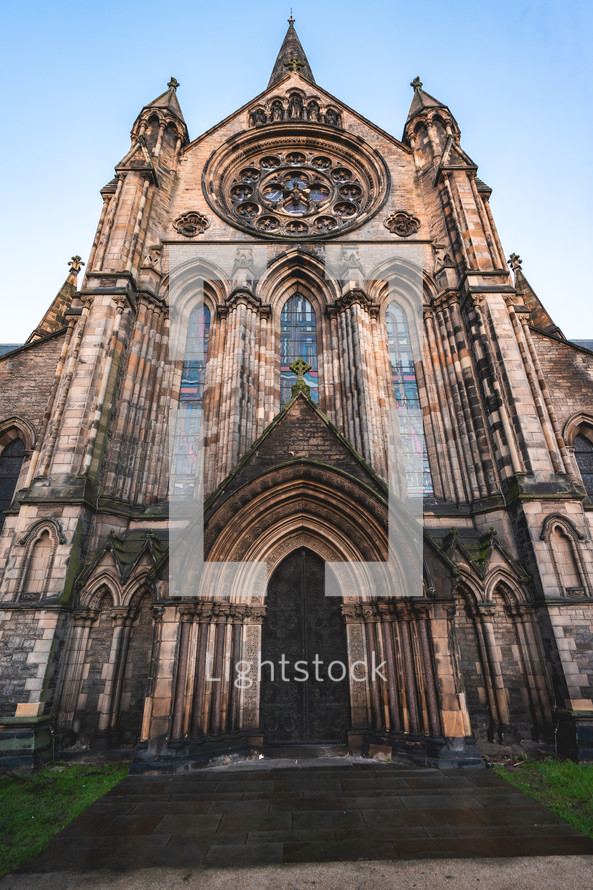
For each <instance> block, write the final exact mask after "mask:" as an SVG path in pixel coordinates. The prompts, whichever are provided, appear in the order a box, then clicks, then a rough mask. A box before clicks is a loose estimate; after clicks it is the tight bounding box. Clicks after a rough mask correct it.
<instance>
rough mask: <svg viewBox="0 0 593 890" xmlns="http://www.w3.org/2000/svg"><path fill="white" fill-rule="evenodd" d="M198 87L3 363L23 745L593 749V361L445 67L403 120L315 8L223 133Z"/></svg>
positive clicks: (1, 733)
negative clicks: (537, 265) (316, 34)
mask: <svg viewBox="0 0 593 890" xmlns="http://www.w3.org/2000/svg"><path fill="white" fill-rule="evenodd" d="M178 86H179V84H178V83H177V81H176V80H175V79H172V80H171V81H170V83H169V84H168V88H167V90H166V91H165V92H164V93H163V94H162V95H161V96H159V97H158V98H157V99H155V100H154V101H153V102H151V103H149V104H148V105H146V106H145V107H144V108H143V109H142V111H141V112H140V114H139V116H138V118H137V120H136V122H135V124H134V127H133V129H132V136H131V147H130V150H129V152H128V154H127V155H126V156H125V157H124V158H123V160H121V161H120V163H119V164H117V166H116V167H115V177H114V178H113V179H112V180H111V182H109V183H108V184H107V185H106V186H105V187H104V188H103V189H102V191H101V195H102V197H103V210H102V213H101V218H100V220H99V224H98V227H97V232H96V236H95V240H94V243H93V245H92V249H91V251H90V255H89V257H88V259H87V262H86V266H85V271H84V280H83V281H82V283H81V286H80V288H79V286H78V283H77V281H78V276H79V274H80V272H81V268H82V266H83V265H84V264H83V263H82V261H81V258H80V257H78V256H76V257H73V259H72V261H71V263H70V267H71V270H70V273H69V275H68V277H67V279H66V281H65V283H64V285H63V287H62V289H61V290H60V292H59V293H58V295H57V296H56V298H55V300H54V301H53V303H52V304H51V306H50V307H49V309H48V311H47V313H46V314H45V316H44V318H43V319H42V320H41V322H40V324H39V325H38V327H37V328H36V329H35V330H34V331H33V333H32V334H31V336H30V338H29V340H28V341H27V342H26V343H25V344H24V345H21V346H18V347H15V346H13V347H11V348H9V349H8V351H5V352H4V354H2V355H0V380H1V390H0V510H1V511H2V512H1V513H0V529H1V536H0V638H1V640H2V652H3V656H2V664H1V672H2V686H1V693H2V703H1V708H2V710H1V711H0V757H1V758H3V762H4V763H6V764H8V765H15V764H30V763H36V762H39V761H42V760H44V759H47V758H49V757H51V756H52V752H54V753H55V752H65V751H68V750H69V751H76V750H85V749H87V748H90V749H91V750H92V749H97V748H103V749H105V748H114V747H115V748H121V747H129V748H130V749H133V750H134V768H135V769H137V770H142V769H148V768H150V769H165V770H169V771H171V770H176V769H187V768H188V766H191V765H192V764H199V763H204V762H207V761H208V760H209V759H211V758H213V757H216V756H218V755H220V754H223V753H228V752H237V753H245V754H247V753H248V752H250V751H251V752H252V751H255V750H264V751H265V750H269V751H276V752H277V753H278V754H282V753H283V752H284V753H287V752H288V753H290V752H294V750H295V749H298V750H303V747H304V746H306V748H307V750H308V751H309V752H310V753H315V752H324V751H327V750H332V751H336V750H340V751H342V750H343V751H345V750H350V751H352V752H365V751H368V748H369V745H370V744H373V743H374V744H381V745H384V746H389V748H390V749H391V750H392V751H393V752H394V755H397V756H400V757H403V758H406V759H408V760H411V761H415V762H418V763H433V764H444V765H449V766H451V765H468V764H479V763H481V759H480V743H481V742H483V741H489V742H491V743H503V742H504V743H507V742H511V741H512V742H521V743H523V744H525V745H529V744H530V743H534V742H535V743H540V744H548V745H556V748H557V750H558V751H559V752H560V753H563V754H566V755H568V756H571V757H573V758H576V759H581V760H587V759H589V760H590V759H593V544H592V539H591V536H592V532H593V409H592V398H591V396H592V393H593V352H592V351H591V349H590V348H587V345H586V344H583V343H574V342H570V341H568V340H567V339H566V338H565V337H564V335H563V333H562V331H561V330H560V329H559V328H558V327H557V326H556V325H555V324H554V322H553V320H552V319H551V318H550V316H549V315H548V313H547V312H546V309H545V308H544V306H543V305H542V303H541V302H540V301H539V299H538V297H537V296H536V294H535V293H534V291H533V290H532V288H531V287H530V285H529V283H528V281H527V279H526V278H525V276H524V274H523V272H522V269H521V261H520V259H519V257H518V256H516V255H515V254H513V255H512V256H511V259H510V267H511V271H509V269H508V265H507V261H506V259H505V254H504V253H503V249H502V246H501V243H500V240H499V237H498V234H497V230H496V227H495V224H494V220H493V218H492V214H491V210H490V205H489V198H490V194H491V189H490V188H488V186H487V185H486V184H485V183H484V182H483V181H482V180H481V179H480V178H479V177H478V175H477V166H476V164H475V163H474V162H473V161H472V160H471V159H470V158H469V157H468V155H467V154H466V153H465V151H464V150H463V148H462V145H461V141H460V130H459V126H458V124H457V121H456V120H455V118H454V117H453V115H452V113H451V111H450V110H449V108H448V107H447V106H446V105H444V104H443V103H442V102H440V101H438V100H437V99H435V98H434V97H433V96H431V95H430V94H429V93H427V92H426V91H425V90H424V88H423V85H422V83H421V82H420V80H419V79H418V78H416V79H415V80H414V81H413V83H412V87H413V98H412V104H411V107H410V112H409V115H408V118H407V120H406V122H405V126H404V130H403V135H402V138H401V140H399V139H396V138H395V137H393V136H391V135H389V134H388V133H386V132H384V131H383V130H381V129H380V128H379V127H377V126H375V125H374V124H372V123H371V122H370V121H368V120H366V119H365V118H363V117H361V115H359V114H358V113H357V112H356V111H354V110H352V109H351V108H349V107H348V106H347V105H345V104H344V103H343V102H341V101H339V100H338V99H336V98H334V97H333V96H332V95H330V94H329V93H327V92H326V91H325V90H323V89H322V88H321V87H320V86H318V85H317V83H316V82H315V79H314V76H313V73H312V70H311V67H310V65H309V62H308V60H307V57H306V55H305V53H304V51H303V48H302V46H301V44H300V41H299V39H298V37H297V34H296V31H295V28H294V21H293V20H292V18H291V19H290V20H289V27H288V31H287V34H286V37H285V40H284V43H283V44H282V47H281V49H280V53H279V55H278V58H277V60H276V63H275V65H274V68H273V71H272V76H271V78H270V82H269V84H268V86H267V88H266V89H265V91H264V92H263V93H261V94H260V95H259V96H257V97H256V98H255V99H254V100H253V101H251V102H249V103H248V104H247V105H245V106H244V107H243V108H240V109H239V110H238V111H236V112H234V113H233V114H231V115H230V116H229V117H227V118H226V119H225V120H223V121H222V122H221V123H220V124H218V125H217V126H216V127H214V128H212V129H211V130H209V131H208V132H206V133H204V134H203V135H202V136H200V137H198V138H197V139H194V140H193V141H192V140H190V137H189V134H188V129H187V126H186V123H185V120H184V117H183V114H182V111H181V107H180V104H179V100H178V96H177V88H178ZM511 273H512V274H511ZM82 277H83V276H82V275H81V278H82ZM588 345H589V347H591V346H593V344H592V343H591V342H589V343H588ZM394 430H395V433H394ZM392 439H396V440H397V441H396V442H395V445H394V449H395V458H394V459H392V457H393V455H392V452H391V445H390V442H391V440H392ZM413 504H420V511H419V515H418V516H417V518H416V519H412V517H411V514H410V512H409V511H410V510H412V509H413V507H412V506H410V505H413ZM405 516H408V517H409V521H404V520H403V519H402V517H405ZM397 517H399V519H397ZM396 519H397V521H396ZM190 528H191V529H193V532H194V533H195V534H194V536H193V538H191V541H193V542H194V543H193V544H192V545H191V547H190V548H188V547H187V541H188V538H187V536H186V531H187V529H190ZM392 531H393V534H392ZM184 536H185V537H184ZM184 542H185V551H186V552H185V555H183V551H184ZM414 542H420V545H421V546H420V548H419V553H420V560H419V564H418V565H419V571H418V573H417V576H418V580H419V583H418V589H417V590H416V589H414V590H412V587H413V586H414V584H413V580H412V579H411V578H409V577H408V575H407V574H406V572H405V571H404V569H403V568H402V566H403V563H404V561H405V560H408V561H409V560H410V559H411V560H412V561H413V550H414V546H415V544H414ZM190 550H191V552H188V551H190ZM180 553H181V557H180ZM188 559H189V562H188ZM184 560H185V562H184ZM336 567H338V568H336ZM381 567H383V568H381ZM385 567H387V568H385ZM334 571H335V578H334V575H332V572H334ZM209 572H210V578H211V581H212V578H214V577H215V578H216V579H217V580H216V583H210V584H206V582H205V581H204V577H205V576H206V575H208V573H209ZM390 577H391V578H392V579H396V581H397V583H395V581H394V584H393V585H392V586H390V585H391V581H390ZM332 578H334V580H335V579H338V580H340V578H341V579H342V580H341V581H340V584H339V586H338V589H337V590H336V589H332V590H331V591H330V590H329V587H330V586H332ZM402 578H404V579H405V580H404V581H402ZM398 585H399V589H397V590H395V587H398ZM402 585H403V589H402ZM406 585H408V586H406ZM330 594H331V595H330Z"/></svg>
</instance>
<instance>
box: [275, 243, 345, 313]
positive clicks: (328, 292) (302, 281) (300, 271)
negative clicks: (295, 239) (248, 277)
mask: <svg viewBox="0 0 593 890" xmlns="http://www.w3.org/2000/svg"><path fill="white" fill-rule="evenodd" d="M299 288H305V289H307V290H308V292H309V293H310V294H311V300H312V302H313V305H314V307H315V309H316V311H318V313H319V316H318V317H319V319H320V320H321V318H322V317H323V315H324V314H325V308H326V306H327V305H329V304H330V303H333V302H334V301H335V300H336V299H337V298H338V297H339V296H340V287H339V283H338V281H337V279H336V278H335V276H334V275H333V270H332V269H331V267H330V266H329V265H326V264H325V263H323V262H322V261H321V260H319V259H318V257H316V256H313V255H311V254H309V253H304V252H302V251H300V250H298V248H289V249H288V250H287V251H286V253H285V254H283V255H282V256H281V257H279V258H278V259H277V260H276V261H275V262H273V263H272V264H271V265H270V266H269V268H268V269H267V270H266V272H265V274H264V275H262V277H261V279H260V282H259V289H258V296H259V297H260V298H261V301H262V303H265V304H269V305H270V306H271V308H272V317H274V318H276V317H279V313H280V311H281V308H282V304H283V303H284V302H285V299H286V297H287V296H290V293H291V289H292V290H298V289H299ZM324 297H325V299H324Z"/></svg>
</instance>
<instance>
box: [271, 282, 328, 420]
mask: <svg viewBox="0 0 593 890" xmlns="http://www.w3.org/2000/svg"><path fill="white" fill-rule="evenodd" d="M298 358H302V359H304V360H305V361H306V362H307V364H309V365H311V370H310V371H308V372H307V374H305V383H307V385H308V386H309V387H310V389H311V398H312V399H313V401H314V402H316V403H317V404H318V403H319V374H318V370H317V324H316V321H315V310H314V309H313V307H312V306H311V303H310V302H309V301H308V300H307V299H306V298H305V297H304V296H303V295H302V294H299V293H296V294H293V295H292V297H289V299H288V300H287V301H286V303H285V304H284V308H283V310H282V315H281V316H280V404H281V405H285V404H286V402H288V401H289V399H290V397H291V395H292V386H293V384H294V383H296V379H297V378H296V374H295V373H294V371H291V370H290V366H291V365H292V363H293V362H296V360H297V359H298Z"/></svg>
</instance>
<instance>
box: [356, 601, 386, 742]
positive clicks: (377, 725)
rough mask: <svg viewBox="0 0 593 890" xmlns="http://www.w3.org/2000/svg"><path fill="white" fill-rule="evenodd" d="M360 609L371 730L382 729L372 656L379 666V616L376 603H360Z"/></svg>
mask: <svg viewBox="0 0 593 890" xmlns="http://www.w3.org/2000/svg"><path fill="white" fill-rule="evenodd" d="M361 608H362V614H363V618H364V625H365V631H366V638H367V652H368V655H369V658H368V661H367V676H370V681H369V689H370V693H371V714H372V727H373V729H384V728H385V720H384V716H383V709H382V707H381V700H382V698H383V696H382V692H383V690H382V689H380V688H379V681H378V680H377V678H376V676H375V673H374V671H373V655H374V663H375V665H379V664H381V662H382V661H383V659H382V658H381V649H380V639H379V636H378V633H377V622H378V621H379V615H378V612H377V605H376V603H362V606H361Z"/></svg>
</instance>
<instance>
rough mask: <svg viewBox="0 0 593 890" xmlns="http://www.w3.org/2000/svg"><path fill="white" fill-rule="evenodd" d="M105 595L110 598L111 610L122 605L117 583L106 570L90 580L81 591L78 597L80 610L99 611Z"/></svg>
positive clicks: (119, 588)
mask: <svg viewBox="0 0 593 890" xmlns="http://www.w3.org/2000/svg"><path fill="white" fill-rule="evenodd" d="M106 593H108V594H109V596H110V597H111V605H112V608H116V607H119V606H121V605H122V595H121V587H120V584H119V581H118V580H117V578H116V577H115V576H114V575H112V574H111V572H108V571H107V570H105V571H102V572H101V573H100V574H99V575H97V576H96V577H95V578H92V579H91V580H90V581H89V582H88V584H87V585H86V587H85V588H84V589H83V590H82V591H81V593H80V596H79V605H80V608H81V609H99V608H100V607H101V603H102V601H103V599H104V597H105V595H106Z"/></svg>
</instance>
